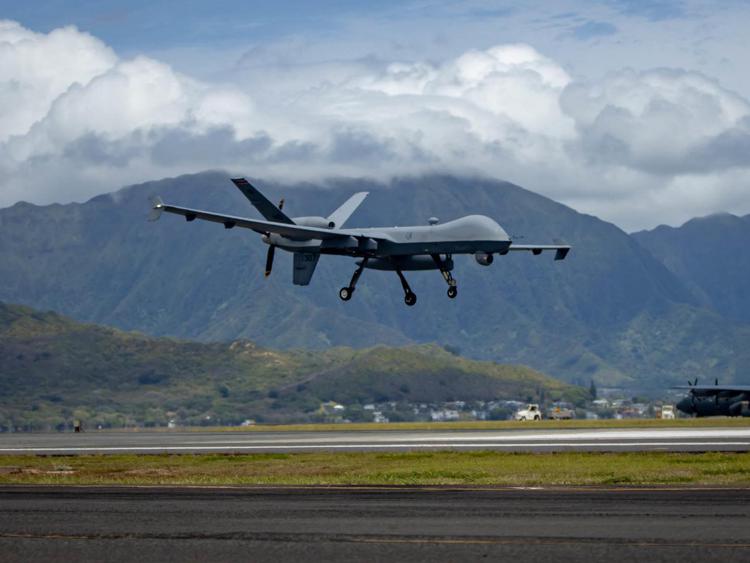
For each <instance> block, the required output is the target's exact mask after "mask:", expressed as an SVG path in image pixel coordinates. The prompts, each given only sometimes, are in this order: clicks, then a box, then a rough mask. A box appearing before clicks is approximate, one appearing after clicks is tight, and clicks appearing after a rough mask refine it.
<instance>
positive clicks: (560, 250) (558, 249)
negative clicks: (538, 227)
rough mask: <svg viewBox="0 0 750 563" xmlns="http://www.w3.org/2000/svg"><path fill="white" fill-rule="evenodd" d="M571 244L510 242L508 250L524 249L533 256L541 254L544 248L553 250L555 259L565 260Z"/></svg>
mask: <svg viewBox="0 0 750 563" xmlns="http://www.w3.org/2000/svg"><path fill="white" fill-rule="evenodd" d="M570 249H571V246H570V245H569V244H515V243H511V245H510V250H525V251H527V252H531V253H532V254H534V255H535V256H536V255H537V254H541V253H542V252H543V251H545V250H554V251H555V260H565V257H566V256H567V255H568V252H570Z"/></svg>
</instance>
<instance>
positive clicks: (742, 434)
mask: <svg viewBox="0 0 750 563" xmlns="http://www.w3.org/2000/svg"><path fill="white" fill-rule="evenodd" d="M467 449H486V450H500V451H515V452H521V451H525V452H552V451H651V450H654V451H682V452H684V451H750V427H747V428H736V427H733V428H643V429H585V430H584V429H581V430H570V429H566V430H547V429H545V430H534V429H531V428H530V429H521V430H517V429H514V430H455V431H446V430H440V429H435V430H420V431H393V430H383V431H339V432H317V431H310V432H270V431H269V432H266V431H262V432H256V431H252V432H175V431H169V432H145V431H143V432H84V433H79V434H73V433H50V434H22V433H17V434H0V454H73V455H74V454H86V453H100V454H106V453H200V452H213V453H242V452H244V453H250V452H312V451H409V450H467Z"/></svg>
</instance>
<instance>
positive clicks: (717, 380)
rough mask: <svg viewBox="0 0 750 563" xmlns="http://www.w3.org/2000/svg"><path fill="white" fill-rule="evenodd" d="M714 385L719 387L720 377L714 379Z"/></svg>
mask: <svg viewBox="0 0 750 563" xmlns="http://www.w3.org/2000/svg"><path fill="white" fill-rule="evenodd" d="M714 385H716V386H717V387H718V386H719V378H718V377H717V378H716V379H714Z"/></svg>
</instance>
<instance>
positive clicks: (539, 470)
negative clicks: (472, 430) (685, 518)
mask: <svg viewBox="0 0 750 563" xmlns="http://www.w3.org/2000/svg"><path fill="white" fill-rule="evenodd" d="M0 484H54V485H206V486H208V485H235V486H237V485H304V486H310V485H454V486H485V485H501V486H537V485H547V486H580V485H641V486H656V485H691V486H740V487H746V486H750V453H718V452H713V453H666V452H632V453H579V452H566V453H545V454H526V453H507V452H494V451H476V452H407V453H380V452H363V453H298V454H250V455H245V454H243V455H224V454H221V455H215V454H203V455H192V454H186V455H87V456H0Z"/></svg>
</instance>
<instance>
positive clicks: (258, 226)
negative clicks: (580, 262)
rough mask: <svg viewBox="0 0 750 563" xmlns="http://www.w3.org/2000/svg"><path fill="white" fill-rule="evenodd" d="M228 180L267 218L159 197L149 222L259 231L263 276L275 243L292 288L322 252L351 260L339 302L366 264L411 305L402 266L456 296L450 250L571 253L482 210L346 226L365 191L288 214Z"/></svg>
mask: <svg viewBox="0 0 750 563" xmlns="http://www.w3.org/2000/svg"><path fill="white" fill-rule="evenodd" d="M232 182H233V183H234V185H235V186H237V187H238V188H239V189H240V191H241V192H242V193H243V194H244V196H245V197H246V198H247V199H248V200H250V203H252V204H253V205H254V206H255V208H256V209H257V210H258V211H259V212H260V214H261V215H263V217H265V221H263V220H259V219H247V218H244V217H233V216H231V215H222V214H219V213H212V212H210V211H201V210H199V209H189V208H187V207H177V206H175V205H168V204H166V203H164V202H162V201H161V199H159V198H155V199H154V201H153V202H152V203H153V207H152V215H151V220H156V219H158V218H159V217H160V216H161V213H162V212H163V211H166V212H167V213H175V214H177V215H182V216H183V217H185V219H186V220H187V221H194V220H195V219H202V220H204V221H213V222H214V223H221V224H223V225H224V228H225V229H232V228H234V227H243V228H245V229H251V230H253V231H255V232H256V233H259V234H260V235H262V240H263V242H265V243H266V244H267V245H269V247H268V255H267V257H266V272H265V273H266V276H269V275H270V274H271V269H272V267H273V258H274V253H275V250H276V248H277V247H278V248H281V249H283V250H286V251H288V252H291V253H292V255H293V256H294V272H293V282H294V284H295V285H308V284H309V283H310V280H311V279H312V276H313V273H314V272H315V267H316V266H317V265H318V260H319V259H320V255H321V254H334V255H339V256H351V257H353V258H356V259H357V269H356V270H355V272H354V275H353V276H352V279H351V280H350V281H349V285H347V286H346V287H342V288H341V289H340V290H339V297H340V298H341V299H342V300H343V301H349V299H351V298H352V295H353V294H354V289H355V288H356V287H357V281H358V280H359V277H360V276H361V275H362V272H363V270H364V269H365V268H370V269H372V270H387V271H392V272H396V274H397V275H398V277H399V279H400V280H401V286H402V287H403V289H404V302H405V303H406V304H407V305H409V306H411V305H414V304H415V303H416V302H417V296H416V295H415V294H414V292H413V291H412V290H411V287H409V284H408V283H407V281H406V278H405V277H404V274H403V273H404V272H408V271H418V270H438V271H439V272H440V273H441V274H442V275H443V279H444V280H445V282H446V283H447V284H448V297H450V298H451V299H453V298H455V297H456V295H458V288H457V286H456V280H455V279H454V278H453V276H452V275H451V271H452V270H453V255H454V254H473V255H474V258H475V259H476V261H477V262H478V263H479V264H481V265H482V266H489V265H490V264H492V262H493V259H494V255H495V254H498V255H501V256H502V255H505V254H508V252H510V251H512V250H523V251H528V252H532V253H533V254H535V255H537V254H541V253H542V252H543V251H545V250H554V251H555V260H563V259H565V257H566V256H567V254H568V252H569V251H570V246H569V245H567V244H515V243H514V242H513V241H511V239H510V237H509V236H508V233H506V232H505V231H504V230H503V228H502V227H501V226H500V225H498V224H497V223H496V222H495V221H493V220H492V219H490V218H489V217H485V216H484V215H467V216H466V217H461V218H459V219H455V220H453V221H448V222H447V223H442V224H440V223H438V220H437V219H435V218H434V217H432V218H430V219H429V224H428V225H423V226H415V227H370V228H364V229H362V228H356V229H344V228H342V227H343V226H344V223H345V222H346V220H347V219H349V217H350V216H351V215H352V213H354V211H355V210H356V209H357V207H359V205H360V204H361V203H362V202H363V201H364V199H365V197H367V194H368V192H359V193H356V194H354V195H353V196H351V197H350V198H349V199H348V200H347V201H346V202H345V203H344V204H343V205H342V206H341V207H339V208H338V209H337V210H336V211H334V212H333V213H331V215H329V216H328V217H293V218H291V217H288V216H287V215H286V214H285V213H284V212H283V211H282V209H283V207H284V200H281V202H279V205H274V204H273V203H271V202H270V201H269V200H268V199H267V198H266V197H265V196H264V195H263V194H262V193H260V191H258V190H257V189H256V188H255V187H253V186H252V185H251V184H250V182H248V181H247V180H245V179H244V178H237V179H233V180H232Z"/></svg>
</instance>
